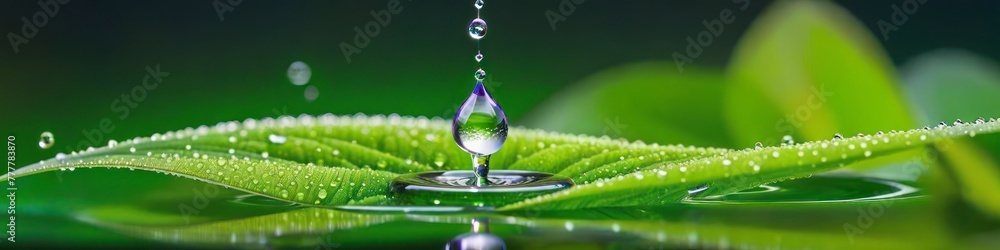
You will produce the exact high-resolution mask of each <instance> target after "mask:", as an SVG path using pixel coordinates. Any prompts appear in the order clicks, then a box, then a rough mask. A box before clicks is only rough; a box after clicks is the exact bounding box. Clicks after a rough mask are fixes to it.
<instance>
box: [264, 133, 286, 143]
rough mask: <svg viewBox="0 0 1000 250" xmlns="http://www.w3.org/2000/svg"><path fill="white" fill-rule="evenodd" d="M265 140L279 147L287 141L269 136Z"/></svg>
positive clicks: (274, 135) (279, 136)
mask: <svg viewBox="0 0 1000 250" xmlns="http://www.w3.org/2000/svg"><path fill="white" fill-rule="evenodd" d="M267 140H268V141H270V142H271V143H274V144H278V145H281V144H285V141H287V140H288V138H287V137H285V136H281V135H276V134H271V135H268V136H267Z"/></svg>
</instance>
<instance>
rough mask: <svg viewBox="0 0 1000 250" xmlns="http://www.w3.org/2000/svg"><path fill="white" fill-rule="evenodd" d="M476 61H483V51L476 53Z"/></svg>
mask: <svg viewBox="0 0 1000 250" xmlns="http://www.w3.org/2000/svg"><path fill="white" fill-rule="evenodd" d="M476 61H477V62H482V61H483V53H476Z"/></svg>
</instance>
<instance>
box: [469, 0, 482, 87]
mask: <svg viewBox="0 0 1000 250" xmlns="http://www.w3.org/2000/svg"><path fill="white" fill-rule="evenodd" d="M474 6H476V19H473V20H472V23H469V36H471V37H472V39H476V64H477V65H478V66H479V69H478V70H476V74H475V77H476V81H479V82H482V81H483V79H486V71H483V64H482V62H483V53H482V45H481V44H480V40H481V39H483V37H484V36H486V21H483V19H482V18H481V16H480V10H482V9H483V0H476V3H475V4H474Z"/></svg>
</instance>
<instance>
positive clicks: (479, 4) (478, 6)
mask: <svg viewBox="0 0 1000 250" xmlns="http://www.w3.org/2000/svg"><path fill="white" fill-rule="evenodd" d="M482 8H483V0H476V9H482Z"/></svg>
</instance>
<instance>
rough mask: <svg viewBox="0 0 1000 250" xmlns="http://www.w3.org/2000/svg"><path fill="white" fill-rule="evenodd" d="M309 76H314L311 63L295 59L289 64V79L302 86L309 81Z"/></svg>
mask: <svg viewBox="0 0 1000 250" xmlns="http://www.w3.org/2000/svg"><path fill="white" fill-rule="evenodd" d="M309 78H312V70H311V69H309V65H306V63H304V62H300V61H295V62H293V63H292V65H290V66H288V81H291V82H292V84H295V85H298V86H302V85H305V84H306V83H309Z"/></svg>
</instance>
